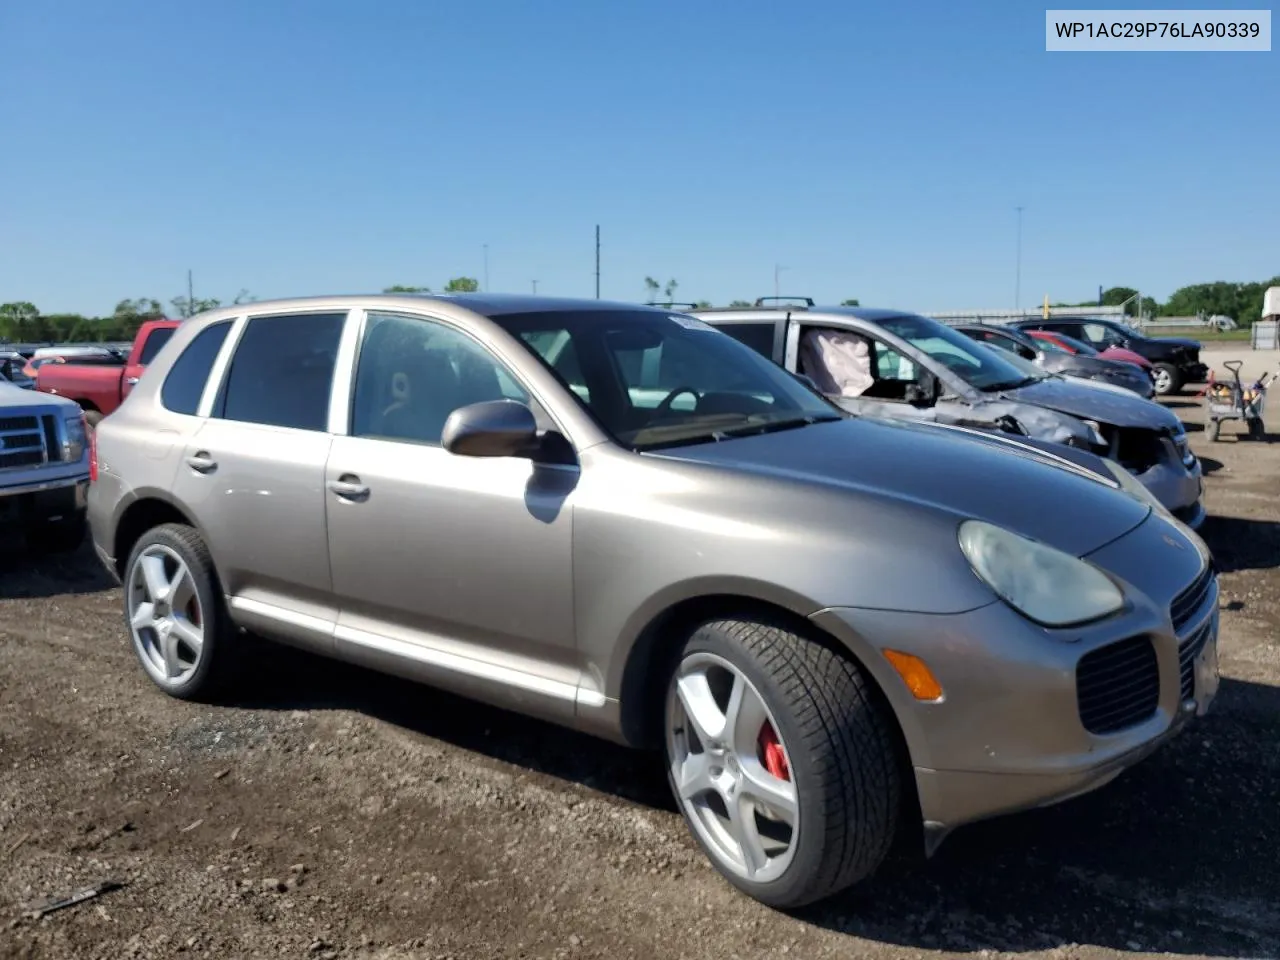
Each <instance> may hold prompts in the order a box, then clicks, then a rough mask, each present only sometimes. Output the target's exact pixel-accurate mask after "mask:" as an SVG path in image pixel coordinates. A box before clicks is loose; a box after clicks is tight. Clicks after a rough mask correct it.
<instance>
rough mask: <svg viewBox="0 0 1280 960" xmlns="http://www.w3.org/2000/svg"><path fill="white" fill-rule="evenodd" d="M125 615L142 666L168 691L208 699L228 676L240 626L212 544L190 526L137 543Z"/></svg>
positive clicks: (156, 532) (128, 571) (158, 530)
mask: <svg viewBox="0 0 1280 960" xmlns="http://www.w3.org/2000/svg"><path fill="white" fill-rule="evenodd" d="M124 618H125V627H126V629H127V630H128V632H129V637H130V639H131V640H132V642H133V651H134V653H135V654H137V656H138V660H139V662H141V664H142V667H143V669H144V670H146V672H147V675H148V676H149V677H151V679H152V680H153V681H155V683H156V685H157V686H159V687H160V689H161V690H163V691H164V692H165V693H167V694H169V695H170V696H172V697H178V698H180V699H183V700H195V699H203V698H206V697H208V696H209V695H211V694H212V693H214V692H216V691H217V690H218V689H219V688H220V687H221V685H222V684H223V682H224V681H225V679H226V678H227V675H228V674H229V672H230V669H231V666H232V663H231V661H232V658H233V654H234V652H235V651H234V649H233V647H234V642H235V636H234V633H235V631H234V628H233V627H232V625H231V622H230V620H229V619H228V617H227V613H226V608H225V606H224V604H223V601H222V591H221V588H220V587H219V585H218V580H217V574H216V573H215V572H214V567H213V560H212V559H211V558H210V556H209V549H208V547H206V546H205V543H204V540H203V539H201V537H200V534H199V533H197V532H196V531H195V530H194V529H192V528H191V527H189V526H186V525H184V524H179V523H166V524H162V525H161V526H158V527H154V528H152V529H151V530H148V531H147V532H146V533H144V534H143V535H142V536H141V537H140V538H139V539H138V542H137V543H136V544H134V547H133V550H132V552H131V553H130V554H129V560H128V563H127V564H126V566H125V572H124Z"/></svg>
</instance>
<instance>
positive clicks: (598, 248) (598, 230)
mask: <svg viewBox="0 0 1280 960" xmlns="http://www.w3.org/2000/svg"><path fill="white" fill-rule="evenodd" d="M596 299H597V300H599V299H600V224H598V223H597V224H596Z"/></svg>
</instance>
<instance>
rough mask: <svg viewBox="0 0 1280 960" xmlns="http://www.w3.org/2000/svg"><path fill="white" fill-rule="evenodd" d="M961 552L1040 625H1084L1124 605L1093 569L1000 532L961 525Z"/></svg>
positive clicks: (1004, 597)
mask: <svg viewBox="0 0 1280 960" xmlns="http://www.w3.org/2000/svg"><path fill="white" fill-rule="evenodd" d="M960 549H961V550H962V551H963V552H964V555H965V557H966V558H967V559H968V561H969V564H970V565H971V566H972V567H973V570H974V573H976V574H977V575H978V577H979V578H980V579H981V580H982V581H983V582H984V583H986V584H987V586H989V587H990V588H991V589H992V590H994V591H995V592H996V593H997V594H998V595H999V596H1000V598H1001V599H1002V600H1004V602H1005V603H1007V604H1009V606H1011V607H1013V609H1015V610H1017V611H1018V612H1019V613H1021V614H1022V615H1023V616H1025V617H1026V618H1027V619H1029V620H1034V621H1035V622H1036V623H1039V624H1043V625H1044V626H1048V627H1067V626H1072V625H1074V624H1078V623H1087V622H1089V621H1090V620H1097V619H1100V618H1101V617H1105V616H1107V615H1108V614H1111V613H1115V612H1116V611H1117V610H1120V609H1121V608H1122V607H1123V606H1124V595H1123V594H1122V593H1121V592H1120V588H1119V587H1117V586H1116V585H1115V584H1114V583H1112V582H1111V580H1110V578H1108V577H1107V575H1106V574H1104V573H1103V572H1102V571H1101V570H1099V569H1098V568H1097V567H1095V566H1094V565H1093V564H1091V563H1088V562H1086V561H1084V560H1080V559H1079V558H1077V557H1073V556H1071V555H1070V554H1069V553H1063V552H1062V551H1061V550H1056V549H1054V548H1053V547H1048V546H1045V545H1044V544H1043V543H1036V542H1035V541H1034V540H1028V539H1027V538H1026V537H1022V536H1019V535H1018V534H1016V533H1013V532H1012V531H1009V530H1005V529H1004V528H1003V527H997V526H995V525H994V524H990V523H984V522H983V521H981V520H966V521H965V522H964V523H962V524H960Z"/></svg>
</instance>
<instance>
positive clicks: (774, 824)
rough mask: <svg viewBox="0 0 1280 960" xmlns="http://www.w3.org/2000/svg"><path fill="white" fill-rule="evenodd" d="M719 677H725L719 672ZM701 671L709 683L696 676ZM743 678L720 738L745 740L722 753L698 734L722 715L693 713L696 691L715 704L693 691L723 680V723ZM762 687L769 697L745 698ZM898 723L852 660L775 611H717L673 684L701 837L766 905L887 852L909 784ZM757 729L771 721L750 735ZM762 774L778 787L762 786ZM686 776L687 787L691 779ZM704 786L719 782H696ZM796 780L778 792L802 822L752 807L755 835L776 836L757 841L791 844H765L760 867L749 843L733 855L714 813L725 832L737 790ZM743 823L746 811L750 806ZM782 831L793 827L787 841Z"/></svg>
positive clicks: (721, 865)
mask: <svg viewBox="0 0 1280 960" xmlns="http://www.w3.org/2000/svg"><path fill="white" fill-rule="evenodd" d="M735 672H736V673H735ZM722 674H723V675H724V676H725V677H727V680H725V679H721V680H717V679H716V678H721V677H722ZM698 678H701V679H702V680H703V681H705V686H699V682H698ZM740 682H743V683H744V685H743V686H742V691H743V693H742V700H741V702H742V703H743V707H742V711H740V712H739V713H738V716H739V718H740V719H741V722H740V723H738V724H735V726H734V733H730V734H728V735H725V736H723V737H722V740H721V742H722V743H724V744H730V745H731V744H733V743H734V742H737V743H738V745H739V746H742V745H743V744H745V749H739V750H736V751H734V750H733V748H732V746H730V748H729V750H727V751H723V752H717V751H718V749H719V747H718V746H717V745H716V744H717V741H716V740H715V738H714V737H711V736H708V738H707V739H708V740H711V742H712V744H713V746H712V747H708V746H707V745H706V744H704V743H702V739H701V737H700V736H699V734H698V732H697V724H695V723H694V722H693V721H692V720H691V719H690V718H691V717H692V716H694V715H695V714H696V715H697V716H700V717H702V719H703V720H704V721H705V720H706V718H707V716H714V714H707V713H706V712H705V711H702V712H698V711H695V712H694V713H691V712H690V710H689V708H688V704H689V703H690V702H695V703H698V702H701V703H703V704H705V703H706V702H707V701H706V697H705V696H703V697H701V698H700V699H699V698H698V697H697V696H696V695H695V694H694V693H693V692H691V691H695V690H702V689H705V690H706V691H707V692H708V693H714V691H715V690H716V686H717V683H718V684H719V693H718V694H715V695H714V696H712V699H713V700H715V701H716V703H717V705H718V706H719V707H720V708H721V709H722V714H721V716H720V719H721V720H722V721H723V719H724V718H723V708H724V707H725V706H726V705H727V704H728V703H729V702H730V697H731V693H730V691H731V689H733V688H734V687H735V686H736V685H737V684H738V683H740ZM725 683H727V684H728V686H725ZM752 695H754V696H756V697H757V698H758V701H759V703H758V704H756V705H755V706H748V704H749V703H752V701H748V700H747V697H749V696H752ZM721 700H723V701H724V702H723V703H721V702H720V701H721ZM762 711H763V712H762ZM760 720H763V721H764V722H763V725H761V724H760V723H758V722H757V721H760ZM893 724H894V720H893V719H892V717H891V715H890V714H889V712H888V708H887V706H883V705H882V704H881V701H880V700H879V699H878V698H877V696H876V695H875V693H874V692H873V689H872V685H871V682H870V681H869V680H868V679H867V678H866V677H865V676H864V675H863V673H862V671H861V670H860V669H859V667H858V666H857V664H855V663H854V662H853V661H852V660H851V659H850V658H847V657H844V656H841V655H839V654H837V653H835V652H833V651H831V650H829V649H828V648H826V647H825V646H823V645H821V644H819V643H816V642H814V641H811V640H808V639H806V638H804V637H802V636H800V635H798V634H796V633H793V632H791V631H790V630H789V629H786V628H784V627H779V626H776V625H773V624H770V623H767V622H762V621H756V620H715V621H711V622H708V623H704V624H703V625H702V626H700V627H699V628H698V629H697V630H696V631H694V633H693V634H692V635H691V636H690V637H689V639H688V640H687V641H686V643H685V646H684V649H683V650H682V651H681V653H680V655H679V657H678V661H677V663H676V664H675V667H674V669H673V671H672V676H671V678H670V680H669V682H668V685H667V704H666V723H665V727H666V737H665V740H666V751H667V754H666V755H667V776H668V780H669V781H670V783H671V788H672V791H673V793H674V794H675V797H676V803H677V805H678V806H679V807H680V810H681V812H682V813H683V814H684V816H685V819H686V821H687V822H688V824H689V827H690V830H691V832H692V833H693V836H694V839H695V840H696V841H697V843H698V845H699V846H700V847H701V848H702V850H703V852H704V853H705V854H706V855H707V857H708V859H710V860H711V862H712V864H713V865H714V866H715V868H716V869H717V870H718V871H719V872H720V873H721V875H723V876H724V877H725V878H726V879H727V880H728V881H729V882H730V883H732V884H733V885H734V886H736V887H737V888H738V889H739V890H741V891H742V892H744V893H746V894H747V895H748V896H751V897H753V898H754V899H756V900H759V901H761V902H762V903H765V904H767V905H769V906H771V907H775V908H779V909H784V910H787V909H794V908H797V907H802V906H805V905H806V904H810V903H814V902H816V901H819V900H822V899H825V898H826V897H829V896H831V895H832V894H835V893H838V892H839V891H841V890H843V889H845V888H847V887H849V886H851V885H853V884H855V883H857V882H859V881H860V880H863V879H865V878H867V877H868V876H870V875H871V874H872V873H873V872H874V871H875V870H876V869H877V868H878V867H879V866H880V864H881V863H882V862H883V860H884V859H885V857H886V855H887V854H888V853H889V850H890V848H891V846H892V844H893V841H894V836H895V833H896V831H897V820H898V814H899V811H900V809H901V808H900V798H901V794H902V783H901V774H900V772H899V771H900V768H899V765H898V762H897V760H898V756H897V751H896V749H895V738H894V732H893V731H894V727H893ZM757 726H760V728H761V732H760V734H759V735H758V738H757V739H756V740H753V739H752V736H753V734H752V730H753V729H754V728H755V727H757ZM771 730H772V731H776V735H775V736H773V738H772V739H773V741H774V742H776V743H777V744H778V748H779V752H780V753H781V754H782V758H783V759H782V762H781V772H782V773H783V774H784V775H785V777H784V779H779V778H778V777H776V776H774V775H773V773H771V770H773V769H776V768H770V767H769V766H768V763H769V762H770V758H769V747H768V746H767V745H765V744H766V740H767V739H768V737H767V734H768V732H769V731H771ZM739 732H741V733H740V735H739ZM757 744H758V745H757ZM698 748H701V749H698ZM753 750H754V751H755V752H754V754H753V752H752V751H753ZM730 752H732V753H733V754H734V755H733V757H730V756H729V753H730ZM738 757H741V759H740V760H739V759H737V758H738ZM698 758H701V760H700V761H699V759H698ZM774 762H776V758H775V761H774ZM721 764H723V766H721ZM703 768H705V769H707V770H708V771H710V773H709V775H708V776H707V777H703V776H700V775H699V774H698V773H697V772H696V771H698V770H699V769H703ZM749 770H750V771H751V774H750V776H749V775H748V771H749ZM717 771H718V772H717ZM762 771H763V774H764V775H765V777H767V778H768V779H767V781H765V782H767V783H769V784H771V785H772V788H775V789H774V792H773V793H768V792H762V791H760V788H759V787H758V786H756V784H758V783H760V782H761V781H762V777H761V773H762ZM726 776H727V777H728V778H729V780H728V781H727V782H729V783H730V786H729V787H728V788H727V792H726V789H721V788H720V787H716V786H714V784H715V783H721V784H723V783H725V782H726V781H725V780H724V777H726ZM716 777H719V779H718V780H716V779H715V778H716ZM752 777H754V780H753V779H752ZM682 783H686V784H688V785H689V786H688V788H687V789H686V790H682V787H681V784H682ZM704 783H705V784H711V786H709V787H703V788H701V789H700V791H699V792H696V793H695V792H694V791H695V790H698V785H699V784H704ZM779 786H780V787H781V789H780V790H779V789H776V788H778V787H779ZM788 791H789V800H788V799H786V798H784V799H782V800H779V801H778V802H777V804H776V807H777V809H779V810H788V809H789V810H790V811H791V812H792V815H793V818H794V819H793V820H792V824H791V826H792V829H790V830H787V829H786V826H785V821H786V814H780V815H779V817H777V818H772V819H763V827H761V821H760V820H757V819H756V817H755V814H754V813H751V814H749V815H748V818H747V819H748V820H749V821H750V823H751V830H752V833H753V835H754V836H756V837H757V838H759V836H760V834H761V831H762V829H763V830H764V831H765V832H772V833H774V834H775V836H774V837H773V838H772V839H766V840H764V841H761V844H764V843H772V844H774V845H775V847H776V844H777V843H778V842H783V843H785V850H783V851H782V852H781V853H778V854H777V855H776V856H774V857H772V858H769V857H768V852H767V851H765V850H763V848H762V847H757V850H758V854H761V853H762V854H764V856H765V859H764V861H763V863H764V865H763V866H762V867H761V866H759V864H760V863H761V862H762V861H761V860H760V857H759V855H757V856H756V858H755V859H756V863H757V868H756V869H753V868H752V867H751V866H747V865H745V863H744V862H745V861H747V860H749V859H750V858H748V857H747V856H746V855H745V850H746V845H745V844H736V847H737V849H738V850H739V851H740V854H735V853H733V852H732V849H733V847H734V846H735V842H734V841H733V838H732V834H729V833H727V832H726V833H725V834H724V835H723V836H722V835H721V834H719V833H718V832H717V827H716V825H717V824H719V825H720V827H721V829H722V830H725V831H728V830H729V828H730V827H732V826H733V825H732V823H731V822H729V823H727V824H726V820H727V818H726V817H725V816H724V815H723V813H722V811H723V812H726V813H727V811H728V810H729V802H730V799H729V798H739V799H738V802H737V807H736V808H737V809H739V810H741V809H742V804H741V801H740V798H742V797H744V796H745V797H747V799H748V802H750V799H751V796H752V795H754V794H757V793H758V795H760V796H769V797H774V796H783V795H784V794H787V792H788ZM682 793H684V794H685V795H684V796H682ZM788 803H789V804H790V806H789V807H788V806H787V805H786V804H788ZM717 804H718V806H717ZM750 809H751V810H755V809H756V808H755V807H754V805H752V806H751V807H750ZM773 812H776V811H773ZM761 817H762V818H765V817H767V814H761ZM739 822H746V821H742V820H741V815H740V820H739ZM783 834H787V836H786V837H785V839H784V840H782V841H779V839H778V838H779V837H782V835H783ZM726 837H727V838H728V839H726ZM739 861H744V862H739Z"/></svg>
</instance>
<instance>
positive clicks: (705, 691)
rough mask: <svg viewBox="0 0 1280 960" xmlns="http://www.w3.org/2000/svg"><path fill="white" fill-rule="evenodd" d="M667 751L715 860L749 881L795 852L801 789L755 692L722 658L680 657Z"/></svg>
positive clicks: (781, 868) (680, 791)
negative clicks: (798, 787) (799, 792)
mask: <svg viewBox="0 0 1280 960" xmlns="http://www.w3.org/2000/svg"><path fill="white" fill-rule="evenodd" d="M667 715H668V719H667V748H668V752H667V756H668V758H669V761H670V764H671V781H672V784H673V785H674V787H675V791H676V794H677V799H678V800H679V803H680V806H681V808H682V810H683V811H684V813H685V816H686V817H687V818H688V820H689V822H690V824H692V826H693V829H694V831H695V832H696V833H697V835H698V837H699V839H700V840H701V841H702V843H703V845H704V847H705V848H706V849H707V850H708V851H709V852H710V854H711V855H712V856H713V857H714V858H715V859H716V860H717V861H718V862H719V863H720V865H721V866H722V867H723V868H724V869H726V870H728V871H730V872H732V873H734V874H736V875H738V876H740V877H743V878H744V879H746V880H749V881H751V882H753V883H767V882H769V881H771V880H775V879H777V878H778V877H779V876H781V875H782V874H783V873H784V872H785V871H786V869H787V867H788V866H790V864H791V861H792V860H793V859H794V857H795V852H796V847H797V842H798V840H799V837H800V803H799V794H798V790H797V788H796V784H795V781H794V779H793V774H792V770H791V766H790V762H789V760H788V757H789V756H790V755H789V753H788V752H787V749H786V745H785V744H784V743H783V742H782V739H781V737H780V736H779V733H778V725H777V724H776V723H775V721H774V718H773V716H772V714H771V713H770V712H769V708H768V706H766V704H765V702H764V698H763V697H762V696H761V694H760V691H759V690H757V689H756V687H755V685H754V684H752V682H751V681H750V680H749V679H747V677H746V675H745V674H743V672H742V671H741V670H739V669H738V668H737V667H735V666H734V665H733V664H732V663H730V662H729V661H728V660H725V659H724V658H722V657H718V656H716V655H714V654H710V653H694V654H691V655H690V656H688V657H686V658H685V659H684V660H683V661H682V662H681V664H680V667H679V669H678V670H677V673H676V676H675V679H674V681H673V683H672V688H671V692H670V695H669V697H668V704H667Z"/></svg>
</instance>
